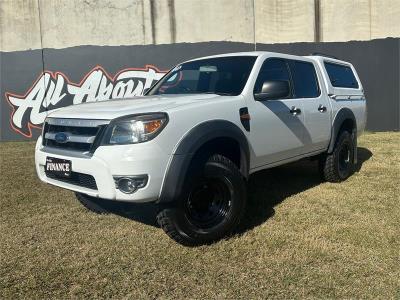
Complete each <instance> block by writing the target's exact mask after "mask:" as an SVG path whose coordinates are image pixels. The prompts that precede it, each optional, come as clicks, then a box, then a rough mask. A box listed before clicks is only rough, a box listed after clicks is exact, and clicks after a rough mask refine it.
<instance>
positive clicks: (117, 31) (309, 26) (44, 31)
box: [0, 0, 400, 51]
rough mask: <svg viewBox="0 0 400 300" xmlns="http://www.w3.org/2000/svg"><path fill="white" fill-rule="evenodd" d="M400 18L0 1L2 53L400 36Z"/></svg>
mask: <svg viewBox="0 0 400 300" xmlns="http://www.w3.org/2000/svg"><path fill="white" fill-rule="evenodd" d="M399 20H400V1H399V0H85V1H82V0H1V1H0V39H1V40H0V51H15V50H26V49H39V48H41V47H42V46H43V47H44V48H66V47H72V46H79V45H109V46H118V45H147V44H170V43H175V42H186V43H191V42H205V41H236V42H246V43H254V42H257V43H288V42H312V41H315V39H316V37H317V35H316V31H319V32H320V34H319V40H320V41H348V40H370V39H375V38H385V37H400V22H399ZM40 33H41V34H40ZM41 40H42V42H43V45H42V44H41Z"/></svg>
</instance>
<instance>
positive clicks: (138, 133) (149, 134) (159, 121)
mask: <svg viewBox="0 0 400 300" xmlns="http://www.w3.org/2000/svg"><path fill="white" fill-rule="evenodd" d="M167 122H168V115H167V114H164V113H155V114H146V115H137V116H130V117H124V118H121V119H116V120H114V121H112V122H111V123H110V124H109V125H108V128H107V131H106V134H105V136H104V142H103V143H104V144H108V145H120V144H136V143H143V142H146V141H149V140H151V139H153V138H154V137H156V136H157V135H158V134H159V133H160V132H161V131H162V129H163V128H164V127H165V125H166V124H167Z"/></svg>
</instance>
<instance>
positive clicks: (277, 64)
mask: <svg viewBox="0 0 400 300" xmlns="http://www.w3.org/2000/svg"><path fill="white" fill-rule="evenodd" d="M267 80H284V81H288V82H289V84H290V75H289V71H288V67H287V64H286V62H285V61H284V60H283V59H279V58H268V59H267V60H266V61H265V62H264V63H263V65H262V67H261V69H260V72H259V73H258V77H257V80H256V84H255V85H254V93H260V92H261V88H262V85H263V83H264V81H267Z"/></svg>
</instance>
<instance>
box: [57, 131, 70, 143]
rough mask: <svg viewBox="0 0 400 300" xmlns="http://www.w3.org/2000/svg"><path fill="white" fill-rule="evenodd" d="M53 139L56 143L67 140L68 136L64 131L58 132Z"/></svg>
mask: <svg viewBox="0 0 400 300" xmlns="http://www.w3.org/2000/svg"><path fill="white" fill-rule="evenodd" d="M54 139H55V140H56V142H57V143H60V144H62V143H66V142H68V139H69V136H68V134H67V133H65V132H58V133H56V135H55V137H54Z"/></svg>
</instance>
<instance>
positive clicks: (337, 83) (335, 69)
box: [324, 62, 358, 89]
mask: <svg viewBox="0 0 400 300" xmlns="http://www.w3.org/2000/svg"><path fill="white" fill-rule="evenodd" d="M324 65H325V69H326V72H327V73H328V76H329V80H330V81H331V84H332V86H334V87H342V88H353V89H356V88H358V82H357V80H356V77H355V76H354V74H353V71H352V70H351V68H350V67H349V66H345V65H339V64H334V63H330V62H324Z"/></svg>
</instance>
